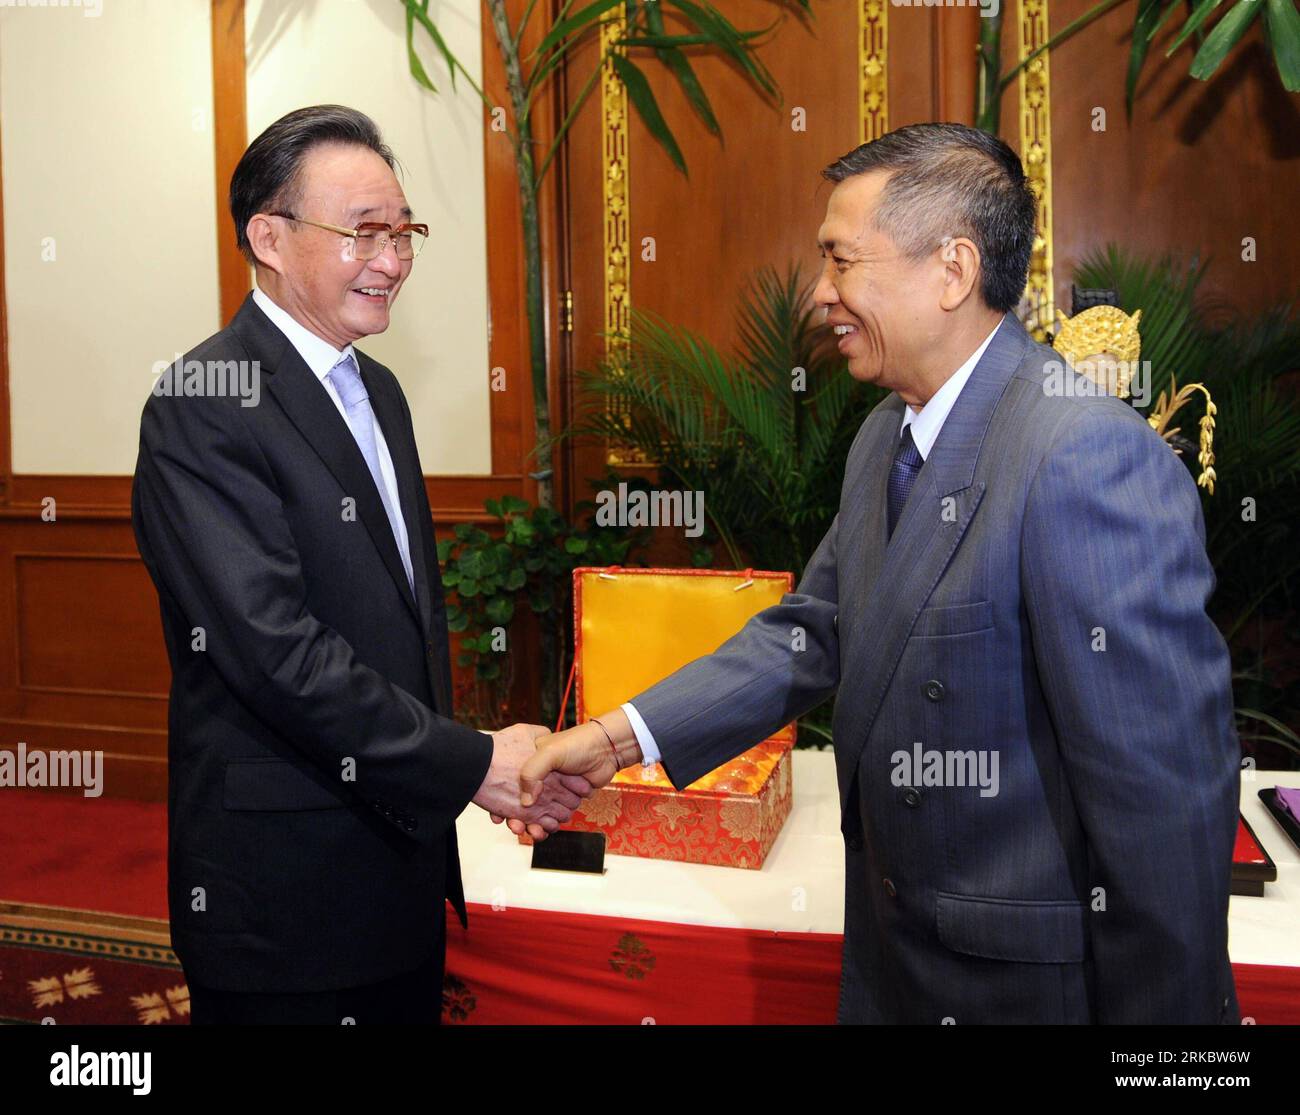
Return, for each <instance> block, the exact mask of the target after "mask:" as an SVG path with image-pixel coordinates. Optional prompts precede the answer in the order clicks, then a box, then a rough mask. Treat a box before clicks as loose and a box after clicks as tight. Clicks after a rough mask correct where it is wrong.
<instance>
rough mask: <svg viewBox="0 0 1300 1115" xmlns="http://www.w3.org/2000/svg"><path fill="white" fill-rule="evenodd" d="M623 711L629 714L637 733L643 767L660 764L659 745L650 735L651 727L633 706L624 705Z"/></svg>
mask: <svg viewBox="0 0 1300 1115" xmlns="http://www.w3.org/2000/svg"><path fill="white" fill-rule="evenodd" d="M622 709H623V711H624V712H625V713H627V719H628V722H629V723H630V724H631V725H632V731H633V732H635V733H636V741H637V743H639V744H640V745H641V765H642V766H643V767H648V766H651V765H653V764H654V763H657V762H659V745H658V744H657V743H655V737H654V736H653V735H651V734H650V728H649V725H647V724H646V722H645V721H644V720H642V719H641V714H640V713H639V712H637V710H636V708H635V707H634V706H633V705H630V704H627V705H623V706H622Z"/></svg>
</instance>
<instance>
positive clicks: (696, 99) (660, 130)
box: [399, 0, 812, 507]
mask: <svg viewBox="0 0 1300 1115" xmlns="http://www.w3.org/2000/svg"><path fill="white" fill-rule="evenodd" d="M399 2H400V3H401V4H402V5H403V7H404V8H405V9H406V47H407V55H408V60H409V64H410V70H411V74H412V76H413V77H414V78H415V79H416V81H418V82H419V83H420V84H421V85H422V86H424V87H425V88H426V89H428V90H430V91H431V92H435V93H436V92H437V87H436V86H435V85H434V83H433V81H432V79H431V78H430V77H429V73H428V71H427V70H426V69H425V67H424V64H423V62H422V61H421V59H420V55H419V53H418V52H417V50H416V46H415V28H416V27H417V26H419V27H420V28H422V29H423V30H424V31H425V32H426V33H427V35H428V37H429V39H430V40H431V41H432V43H433V45H434V47H435V49H436V50H437V52H438V54H439V55H441V57H442V59H443V61H444V62H445V63H446V66H447V69H448V71H449V72H450V74H451V80H452V84H453V86H454V85H455V83H456V80H457V77H458V75H459V77H460V79H462V80H464V81H465V82H467V83H468V84H469V86H470V87H471V88H472V89H473V90H474V92H475V93H477V94H478V96H479V98H480V99H481V100H482V101H483V103H484V105H486V106H487V108H488V109H489V111H492V110H494V109H495V108H496V106H494V105H493V104H492V102H491V101H490V99H489V98H488V96H487V94H486V93H485V92H484V91H483V89H482V88H481V87H480V86H479V84H478V83H477V82H476V81H475V80H474V78H473V76H472V75H471V74H470V72H469V70H468V69H466V67H465V66H464V64H463V63H462V62H461V61H460V59H458V58H457V57H456V55H455V54H454V53H453V52H452V51H451V49H450V48H449V47H448V45H447V42H446V40H445V39H444V38H443V36H442V34H441V32H440V31H439V30H438V25H437V22H436V20H435V19H434V17H433V16H431V15H430V14H429V0H399ZM774 2H775V3H777V5H778V6H780V7H790V8H793V9H794V10H795V11H796V12H797V13H798V14H799V15H800V16H801V17H802V16H808V17H811V14H812V10H811V6H810V5H811V0H774ZM485 3H486V6H487V11H488V14H489V17H490V19H491V23H492V30H493V32H494V34H495V36H496V40H497V46H498V48H499V49H500V52H501V60H502V63H503V64H504V67H505V75H506V88H507V92H508V95H509V98H510V110H511V114H512V117H511V120H510V121H509V123H508V124H507V125H506V127H505V133H506V135H507V137H508V139H509V141H510V144H511V148H512V150H513V152H514V157H515V167H516V170H517V172H518V177H519V197H520V204H521V212H522V222H521V224H522V227H521V232H522V235H523V247H524V274H525V302H526V311H527V319H528V350H529V364H530V373H531V383H532V391H533V411H534V422H535V427H536V434H537V450H536V455H537V471H536V472H535V473H533V474H532V475H533V478H534V479H535V480H536V481H537V502H538V505H539V506H541V507H551V506H552V503H553V485H552V468H551V444H552V439H551V437H550V433H551V428H552V424H551V413H550V397H549V392H548V368H547V352H546V307H545V304H544V301H543V292H542V247H541V223H540V206H539V198H540V193H541V188H542V184H543V182H544V180H545V178H546V174H547V171H548V170H549V169H550V168H551V166H552V165H553V163H554V162H555V159H556V156H557V155H558V154H559V152H560V151H561V149H562V147H563V144H564V141H565V138H566V137H567V136H568V134H569V129H570V128H571V127H572V125H573V122H574V120H575V119H577V116H578V114H579V113H580V112H581V111H582V108H583V106H584V105H585V104H586V103H587V101H588V99H589V98H590V97H591V94H592V92H593V91H594V90H595V89H596V87H597V85H598V83H599V81H600V78H601V75H602V74H603V73H604V72H605V70H606V68H607V67H610V68H612V70H613V73H614V75H615V76H616V78H617V79H618V81H619V82H621V83H622V85H623V87H624V89H626V91H627V97H628V101H629V103H630V104H631V106H632V108H633V110H634V111H635V112H636V113H637V114H638V116H640V118H641V120H642V121H643V122H644V124H645V126H646V128H647V130H648V131H649V132H650V134H651V136H653V137H654V139H655V141H656V142H657V143H659V144H660V146H662V147H663V149H664V150H665V151H666V152H667V153H668V156H669V158H670V159H671V160H672V162H673V164H674V165H675V166H676V167H677V168H678V169H679V170H680V171H682V172H683V173H685V172H686V160H685V158H684V157H683V155H682V152H681V148H680V147H679V145H678V143H677V140H676V138H675V137H674V135H673V132H672V129H671V128H670V127H669V126H668V123H667V121H666V120H665V119H664V115H663V113H662V111H660V108H659V105H658V102H657V101H656V99H655V95H654V92H653V91H652V90H651V87H650V82H649V80H648V79H647V78H646V75H645V73H644V72H643V71H642V69H641V67H640V65H638V62H637V59H641V60H647V59H648V58H653V59H654V60H655V61H657V62H658V63H659V64H661V65H662V66H664V67H665V68H666V69H667V70H668V72H669V73H670V74H671V75H672V76H673V77H674V78H675V79H676V81H677V82H678V84H679V85H680V86H681V88H682V91H683V92H684V93H685V95H686V98H687V100H688V101H689V102H690V104H691V106H692V108H693V109H694V110H695V112H696V114H697V115H698V116H699V118H700V119H701V121H703V123H704V126H705V127H706V128H708V130H709V131H710V132H712V133H713V134H715V135H720V134H721V129H720V127H719V124H718V120H717V117H716V116H715V115H714V112H713V108H712V105H711V104H710V102H709V98H708V95H707V94H706V93H705V91H704V87H703V85H702V84H701V83H700V80H699V78H698V77H697V76H696V74H695V71H694V69H693V68H692V66H691V62H690V57H691V56H693V55H697V54H698V53H700V52H701V51H716V52H718V53H720V54H721V55H722V56H724V57H725V58H727V59H729V60H730V61H731V62H733V63H735V65H736V66H737V67H738V68H739V70H740V72H741V73H743V74H744V75H745V76H746V77H747V78H748V79H749V80H750V81H751V82H752V84H753V85H754V86H756V87H757V88H758V90H759V91H760V92H761V94H762V95H763V96H765V97H767V98H769V99H776V98H777V97H778V96H779V93H778V89H777V85H776V82H775V80H774V79H773V77H772V74H771V72H770V71H769V70H768V69H767V67H766V66H764V65H763V64H762V62H760V61H759V60H758V59H757V58H756V57H755V55H754V50H755V47H756V46H757V45H758V43H759V41H760V40H761V39H762V37H763V36H764V35H766V34H767V32H769V31H770V30H771V29H772V28H771V27H768V28H763V29H760V30H741V29H739V28H737V27H736V26H735V25H734V24H732V22H731V21H730V20H728V19H727V17H726V16H724V15H723V14H722V13H721V12H720V11H719V10H718V9H717V8H716V7H715V6H714V5H713V4H712V3H709V2H708V0H595V2H594V3H588V4H586V5H584V6H583V7H581V8H579V9H578V10H577V11H574V10H573V8H574V0H555V3H554V4H553V5H548V6H549V7H550V8H551V10H552V12H553V14H554V20H553V22H552V23H551V25H550V28H549V30H547V31H546V33H545V35H544V36H543V37H542V39H541V41H540V42H539V43H538V45H537V46H536V47H535V48H534V49H532V50H531V51H526V49H525V47H524V45H523V40H524V35H525V32H526V31H527V30H528V26H529V22H530V21H531V19H532V17H533V15H534V13H535V11H536V9H537V7H538V4H537V0H527V2H526V4H525V5H524V8H523V11H522V13H521V15H520V17H519V20H518V22H516V23H515V24H514V25H513V26H512V25H511V22H510V15H509V12H508V11H507V0H485ZM670 20H671V21H672V24H673V27H672V29H671V30H670V29H669V26H668V24H669V21H670ZM772 26H775V24H773V25H772ZM609 32H612V33H609ZM593 40H596V41H598V44H599V49H598V50H597V51H596V52H595V55H594V57H595V64H594V66H593V67H592V69H591V72H590V74H589V75H588V76H587V77H586V79H585V81H584V83H583V85H582V87H581V89H580V91H579V92H578V94H577V96H576V97H575V98H574V99H573V101H572V103H571V104H570V105H569V106H568V111H567V113H566V114H565V116H564V118H563V120H561V121H560V122H559V123H558V125H557V126H556V129H555V134H554V136H553V137H551V139H550V142H549V144H548V145H547V146H546V147H545V149H544V150H543V148H542V147H541V146H540V145H539V143H538V140H537V135H536V132H537V127H536V114H537V113H538V112H539V105H540V104H541V103H542V102H543V101H544V99H545V97H546V95H547V91H548V88H549V87H550V86H552V85H553V84H554V83H555V82H557V81H560V82H563V81H564V79H565V71H566V69H567V68H568V67H569V66H570V65H571V59H572V58H573V57H574V56H575V55H576V54H577V52H578V51H579V50H581V49H582V48H583V47H584V46H586V45H588V44H590V43H592V42H593Z"/></svg>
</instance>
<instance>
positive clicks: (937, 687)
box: [925, 681, 943, 701]
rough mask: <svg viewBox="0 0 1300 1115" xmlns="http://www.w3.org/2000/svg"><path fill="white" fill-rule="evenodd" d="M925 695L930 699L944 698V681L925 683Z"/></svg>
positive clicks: (938, 699)
mask: <svg viewBox="0 0 1300 1115" xmlns="http://www.w3.org/2000/svg"><path fill="white" fill-rule="evenodd" d="M925 696H926V699H927V700H930V701H942V700H943V683H942V682H938V681H927V682H926V683H925Z"/></svg>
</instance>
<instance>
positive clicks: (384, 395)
mask: <svg viewBox="0 0 1300 1115" xmlns="http://www.w3.org/2000/svg"><path fill="white" fill-rule="evenodd" d="M354 351H355V350H354ZM358 355H361V354H358ZM371 364H372V361H371V360H370V358H369V357H368V356H362V357H361V361H360V367H361V380H362V382H363V383H364V384H365V385H366V391H367V393H368V394H369V395H370V405H371V408H372V409H373V410H374V412H375V420H376V421H377V422H378V423H379V428H380V429H381V430H383V432H384V441H386V442H387V443H388V454H389V456H390V457H392V459H393V471H394V472H395V473H396V474H397V495H398V498H399V499H400V500H401V504H402V521H403V522H405V524H406V538H407V544H408V545H409V547H410V551H411V568H412V570H413V571H414V573H415V599H416V601H417V602H418V604H419V609H420V622H421V623H422V624H423V625H424V630H425V632H426V633H427V632H428V631H429V630H430V628H431V627H432V624H433V615H432V612H431V610H430V598H431V595H432V589H431V586H430V585H429V578H428V566H427V564H426V557H425V552H424V530H423V529H422V525H421V522H420V515H421V512H420V508H422V507H423V506H424V500H422V499H420V492H419V491H418V489H417V485H419V486H420V487H423V485H424V477H423V475H422V474H421V472H420V459H419V457H418V455H417V454H416V451H415V442H414V441H413V440H412V439H411V438H410V437H409V436H408V435H407V431H406V423H405V422H404V421H403V420H402V405H401V402H400V401H399V400H398V398H397V395H396V393H395V392H394V391H393V390H392V386H391V384H390V382H389V381H388V379H387V378H386V377H383V376H379V375H377V374H376V373H375V372H374V371H373V370H372V368H371ZM390 533H391V531H390ZM403 580H405V574H403Z"/></svg>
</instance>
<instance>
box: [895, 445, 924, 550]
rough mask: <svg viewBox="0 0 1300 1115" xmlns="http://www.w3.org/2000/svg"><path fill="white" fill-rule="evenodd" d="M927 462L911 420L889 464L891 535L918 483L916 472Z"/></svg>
mask: <svg viewBox="0 0 1300 1115" xmlns="http://www.w3.org/2000/svg"><path fill="white" fill-rule="evenodd" d="M923 464H925V460H924V458H922V456H921V454H920V451H919V450H918V449H917V448H916V442H914V441H913V440H912V424H911V423H910V422H909V423H908V424H907V426H906V427H905V428H904V430H903V436H902V437H900V438H899V439H898V451H897V452H896V453H895V454H894V463H893V464H892V465H890V466H889V492H888V499H889V505H888V508H887V510H888V512H889V537H890V538H893V537H894V527H896V526H898V520H899V519H900V518H902V516H903V508H904V507H905V506H906V504H907V497H908V496H909V495H911V492H912V485H913V484H915V483H916V474H917V473H918V472H920V471H921V466H922V465H923Z"/></svg>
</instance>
